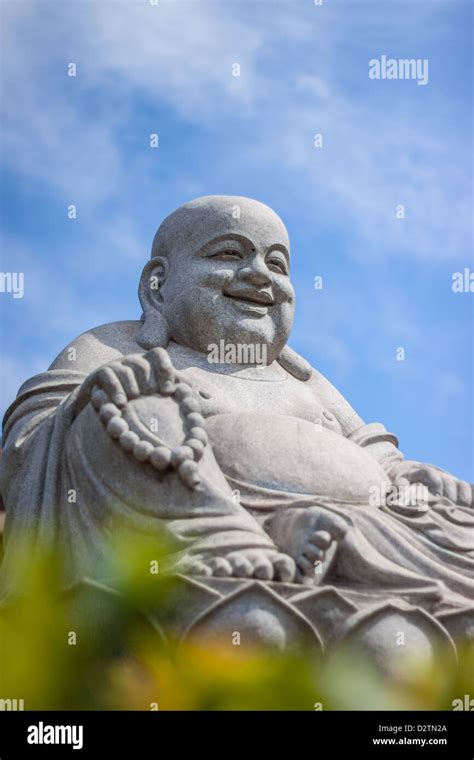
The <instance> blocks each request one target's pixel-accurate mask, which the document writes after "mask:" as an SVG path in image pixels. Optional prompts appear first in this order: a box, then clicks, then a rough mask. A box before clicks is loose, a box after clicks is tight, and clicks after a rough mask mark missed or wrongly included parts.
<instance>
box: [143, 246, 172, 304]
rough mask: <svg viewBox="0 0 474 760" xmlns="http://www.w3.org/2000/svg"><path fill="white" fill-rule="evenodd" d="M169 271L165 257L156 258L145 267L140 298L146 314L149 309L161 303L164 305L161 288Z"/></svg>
mask: <svg viewBox="0 0 474 760" xmlns="http://www.w3.org/2000/svg"><path fill="white" fill-rule="evenodd" d="M168 269H169V263H168V260H167V259H165V258H164V257H163V256H155V258H153V259H150V261H149V262H148V263H147V264H145V266H144V267H143V272H142V276H141V277H140V284H139V286H138V297H139V299H140V303H141V305H142V309H143V311H144V312H145V313H146V311H147V309H149V308H156V306H157V305H158V304H159V303H162V301H163V298H162V296H161V293H160V288H161V287H162V285H163V283H164V282H165V280H166V276H167V274H168Z"/></svg>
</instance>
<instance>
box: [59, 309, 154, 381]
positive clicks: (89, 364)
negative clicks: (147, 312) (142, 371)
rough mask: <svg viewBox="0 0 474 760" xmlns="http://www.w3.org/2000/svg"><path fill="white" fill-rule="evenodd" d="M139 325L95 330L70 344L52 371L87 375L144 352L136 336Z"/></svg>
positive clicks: (132, 323)
mask: <svg viewBox="0 0 474 760" xmlns="http://www.w3.org/2000/svg"><path fill="white" fill-rule="evenodd" d="M140 325H141V323H140V322H139V321H137V320H126V321H122V322H109V323H108V324H105V325H99V326H98V327H93V328H92V329H91V330H87V332H84V333H82V334H81V335H79V336H78V337H77V338H75V339H74V340H73V341H71V343H69V344H68V345H67V346H66V348H64V349H63V350H62V351H61V353H60V354H58V356H57V357H56V359H55V360H54V361H53V363H52V364H51V366H50V367H49V369H50V370H51V369H68V370H69V369H75V370H78V371H79V372H86V373H88V372H92V371H93V370H94V369H96V368H97V367H100V366H101V365H102V364H106V363H107V362H111V361H113V360H114V359H119V358H120V357H121V356H127V355H128V354H136V353H139V352H141V351H143V349H142V348H141V347H140V346H139V345H138V343H137V342H136V340H135V336H136V334H137V332H138V329H139V327H140Z"/></svg>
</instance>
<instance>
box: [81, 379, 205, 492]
mask: <svg viewBox="0 0 474 760" xmlns="http://www.w3.org/2000/svg"><path fill="white" fill-rule="evenodd" d="M163 391H164V392H163V393H162V394H161V395H166V396H173V397H174V399H175V401H176V402H177V403H178V404H179V409H180V412H181V414H182V415H183V417H184V423H185V429H186V436H185V438H184V441H183V442H182V444H181V445H180V446H175V447H174V448H171V447H170V446H167V444H165V443H162V444H159V445H158V446H154V445H153V444H152V443H151V442H150V441H146V440H142V439H140V437H139V436H138V435H137V433H135V432H133V430H130V428H129V425H128V422H127V421H126V420H125V419H124V417H123V410H122V409H119V407H118V406H117V405H116V404H113V403H112V402H111V401H110V399H109V397H108V395H107V393H106V392H105V391H104V390H103V389H102V388H99V387H98V386H94V388H93V389H92V392H91V403H92V406H93V407H94V409H96V410H97V412H98V414H99V418H100V420H101V422H102V423H103V424H104V426H105V429H106V430H107V433H108V434H109V436H110V437H111V438H113V439H114V440H116V441H117V442H118V444H119V445H120V447H121V448H122V449H123V450H124V451H126V452H127V453H129V454H132V456H133V457H134V458H135V459H136V460H137V461H138V462H145V463H148V464H150V465H151V466H152V467H153V468H154V469H155V470H157V472H160V473H163V472H166V471H167V470H169V469H173V470H175V471H176V472H177V473H178V475H179V477H180V479H181V480H182V481H183V483H184V484H185V485H186V486H187V487H188V488H196V487H197V486H198V485H199V483H200V477H199V470H198V465H197V462H199V460H200V459H201V457H202V455H203V453H204V448H205V446H206V445H207V443H208V437H207V433H206V431H205V430H204V417H203V416H202V415H201V407H200V404H199V401H198V400H197V399H196V398H195V397H194V395H193V392H192V390H191V388H190V387H189V385H187V384H186V383H182V382H179V383H178V384H177V385H175V386H174V385H173V386H171V385H170V386H169V387H167V388H166V389H163Z"/></svg>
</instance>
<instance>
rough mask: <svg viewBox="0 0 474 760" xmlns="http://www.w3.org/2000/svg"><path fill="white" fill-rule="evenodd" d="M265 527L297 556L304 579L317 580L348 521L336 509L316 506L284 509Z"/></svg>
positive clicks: (340, 538)
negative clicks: (322, 566) (329, 550)
mask: <svg viewBox="0 0 474 760" xmlns="http://www.w3.org/2000/svg"><path fill="white" fill-rule="evenodd" d="M265 527H266V528H267V530H268V533H269V534H270V536H271V538H272V539H273V541H274V542H275V543H276V544H277V546H279V547H280V549H281V550H282V551H284V552H286V553H287V554H289V555H290V556H291V557H293V558H294V560H295V562H296V567H297V569H298V572H299V577H300V580H302V579H304V578H311V579H313V580H314V578H315V573H316V572H319V570H320V568H321V565H322V564H323V563H324V560H325V558H326V553H327V551H328V549H329V548H330V547H331V545H332V544H333V543H334V542H338V541H341V540H342V539H343V538H344V536H345V534H346V532H347V528H348V525H347V523H346V522H345V521H344V519H343V518H342V517H340V516H339V515H337V514H336V513H335V512H331V511H330V510H329V509H327V508H326V507H316V506H315V507H301V508H289V509H281V510H280V511H278V512H277V513H276V515H274V516H273V517H272V518H271V520H270V521H269V522H267V523H266V525H265Z"/></svg>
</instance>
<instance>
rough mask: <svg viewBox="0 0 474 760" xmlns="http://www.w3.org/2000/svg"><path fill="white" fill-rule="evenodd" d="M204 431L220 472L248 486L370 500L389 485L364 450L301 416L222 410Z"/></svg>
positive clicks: (362, 502) (362, 500) (363, 502)
mask: <svg viewBox="0 0 474 760" xmlns="http://www.w3.org/2000/svg"><path fill="white" fill-rule="evenodd" d="M207 429H208V432H209V437H210V441H211V444H212V448H213V451H214V454H215V457H216V459H217V461H218V463H219V465H220V467H221V469H222V471H223V472H224V475H226V476H227V477H228V478H229V479H232V481H238V482H241V483H245V484H246V486H248V487H251V486H252V485H253V486H256V487H257V488H259V487H260V488H262V487H263V488H268V489H272V490H276V491H284V492H292V493H298V494H311V495H316V496H321V497H324V498H329V499H333V500H341V501H352V502H354V503H361V504H373V503H374V502H375V501H376V497H377V495H380V496H381V498H382V499H383V497H384V495H385V493H386V489H387V486H388V485H389V480H388V478H387V475H386V473H385V472H384V470H383V469H382V467H381V466H380V465H379V464H378V463H377V462H376V461H375V459H373V458H372V457H371V456H370V455H369V454H367V452H365V451H364V449H362V448H361V447H360V446H357V445H356V444H354V443H352V442H351V441H348V440H347V438H344V437H343V436H342V435H338V434H337V433H334V432H332V431H330V430H326V429H324V428H319V427H317V426H315V425H313V424H312V423H310V422H308V421H306V420H302V419H299V418H296V417H286V416H280V415H268V414H261V415H255V414H239V415H231V414H225V415H217V416H215V417H211V418H210V419H208V420H207Z"/></svg>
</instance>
